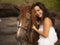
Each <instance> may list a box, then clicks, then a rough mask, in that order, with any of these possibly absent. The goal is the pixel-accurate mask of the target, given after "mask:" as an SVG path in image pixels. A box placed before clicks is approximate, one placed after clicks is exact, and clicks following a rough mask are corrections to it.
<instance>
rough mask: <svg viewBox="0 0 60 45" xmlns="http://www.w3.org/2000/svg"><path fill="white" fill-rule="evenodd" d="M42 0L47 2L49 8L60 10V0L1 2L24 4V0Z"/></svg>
mask: <svg viewBox="0 0 60 45" xmlns="http://www.w3.org/2000/svg"><path fill="white" fill-rule="evenodd" d="M26 1H28V2H30V4H31V3H33V2H38V1H39V2H42V3H44V4H45V6H46V7H47V8H48V9H49V10H55V11H60V5H59V4H60V0H0V2H4V3H5V2H8V3H16V4H19V5H21V4H23V3H24V2H26Z"/></svg>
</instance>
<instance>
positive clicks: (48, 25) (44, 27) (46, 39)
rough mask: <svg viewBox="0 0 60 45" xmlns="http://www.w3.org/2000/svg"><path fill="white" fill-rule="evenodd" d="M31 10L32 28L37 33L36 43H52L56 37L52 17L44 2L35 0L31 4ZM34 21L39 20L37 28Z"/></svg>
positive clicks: (52, 44) (46, 44)
mask: <svg viewBox="0 0 60 45" xmlns="http://www.w3.org/2000/svg"><path fill="white" fill-rule="evenodd" d="M31 10H32V20H33V26H32V29H33V30H34V31H36V32H37V33H38V34H39V40H38V45H54V44H55V43H56V41H57V40H58V38H57V34H56V32H55V29H54V27H53V19H52V17H51V16H50V14H49V12H48V10H47V8H46V7H45V6H44V4H42V3H40V2H36V3H35V4H33V5H32V7H31ZM33 12H34V13H33ZM34 19H35V20H34ZM36 19H37V20H36ZM36 21H38V22H39V23H38V25H39V29H37V28H36V25H35V24H36Z"/></svg>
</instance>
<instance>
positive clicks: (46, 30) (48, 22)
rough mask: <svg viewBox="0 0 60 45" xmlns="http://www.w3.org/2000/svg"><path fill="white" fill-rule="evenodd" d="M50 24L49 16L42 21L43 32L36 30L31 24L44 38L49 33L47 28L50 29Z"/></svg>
mask: <svg viewBox="0 0 60 45" xmlns="http://www.w3.org/2000/svg"><path fill="white" fill-rule="evenodd" d="M51 26H52V22H51V19H50V18H45V20H44V22H43V32H42V31H40V30H38V29H37V28H36V27H35V26H34V25H33V27H32V28H33V29H34V30H35V31H36V32H37V33H39V34H40V35H42V36H44V37H45V38H47V37H48V35H49V30H50V27H51Z"/></svg>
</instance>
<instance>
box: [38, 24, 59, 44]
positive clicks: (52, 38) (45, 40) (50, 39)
mask: <svg viewBox="0 0 60 45" xmlns="http://www.w3.org/2000/svg"><path fill="white" fill-rule="evenodd" d="M39 29H40V31H43V25H41V26H40V27H39ZM57 40H58V38H57V34H56V32H55V29H54V27H53V26H51V27H50V31H49V36H48V37H47V38H45V37H43V36H42V35H40V36H39V40H38V45H54V43H55V42H56V41H57Z"/></svg>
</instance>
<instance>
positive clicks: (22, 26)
mask: <svg viewBox="0 0 60 45" xmlns="http://www.w3.org/2000/svg"><path fill="white" fill-rule="evenodd" d="M29 11H30V6H26V7H23V8H22V9H21V14H20V15H19V16H18V32H17V37H22V38H24V37H25V38H26V33H29V32H30V29H31V15H30V12H29Z"/></svg>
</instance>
